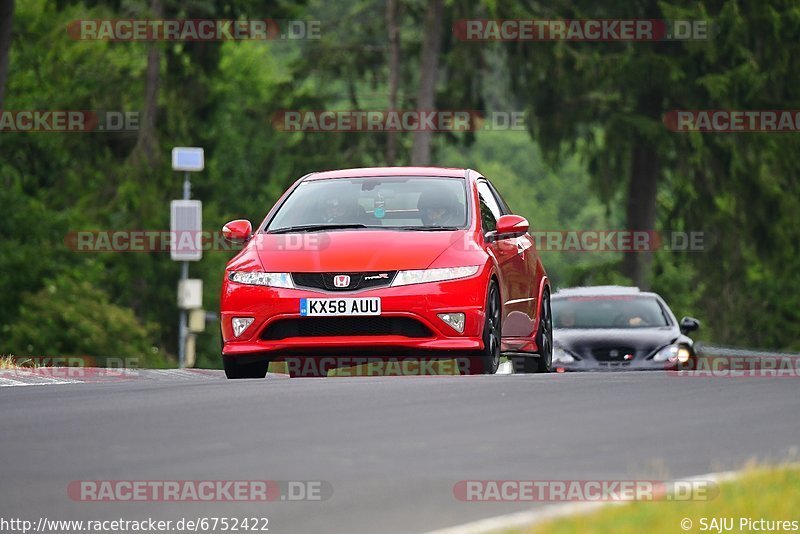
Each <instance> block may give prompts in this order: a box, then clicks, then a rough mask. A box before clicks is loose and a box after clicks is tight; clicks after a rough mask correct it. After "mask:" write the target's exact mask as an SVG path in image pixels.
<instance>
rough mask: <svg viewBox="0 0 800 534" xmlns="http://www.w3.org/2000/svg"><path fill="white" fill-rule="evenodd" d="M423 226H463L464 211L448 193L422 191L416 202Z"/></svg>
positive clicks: (442, 191)
mask: <svg viewBox="0 0 800 534" xmlns="http://www.w3.org/2000/svg"><path fill="white" fill-rule="evenodd" d="M417 210H418V211H419V216H420V219H422V224H423V225H424V226H459V225H461V224H464V210H463V209H462V207H461V204H459V203H458V200H457V199H456V197H455V196H454V195H452V194H451V193H450V192H449V191H444V190H441V191H438V190H433V191H424V192H423V193H422V194H421V195H420V196H419V200H418V201H417Z"/></svg>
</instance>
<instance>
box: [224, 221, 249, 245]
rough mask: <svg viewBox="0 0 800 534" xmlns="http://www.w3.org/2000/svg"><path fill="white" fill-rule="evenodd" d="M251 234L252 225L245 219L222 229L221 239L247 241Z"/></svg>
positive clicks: (230, 223) (233, 222)
mask: <svg viewBox="0 0 800 534" xmlns="http://www.w3.org/2000/svg"><path fill="white" fill-rule="evenodd" d="M252 233H253V225H252V224H250V221H248V220H247V219H236V220H235V221H231V222H229V223H228V224H226V225H225V226H223V227H222V237H224V238H225V239H227V240H228V241H247V240H248V239H249V238H250V234H252Z"/></svg>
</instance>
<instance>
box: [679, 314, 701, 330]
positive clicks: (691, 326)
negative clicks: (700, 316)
mask: <svg viewBox="0 0 800 534" xmlns="http://www.w3.org/2000/svg"><path fill="white" fill-rule="evenodd" d="M680 327H681V334H688V333H689V332H694V331H695V330H697V329H699V328H700V321H698V320H697V319H695V318H694V317H684V318H683V319H681V323H680Z"/></svg>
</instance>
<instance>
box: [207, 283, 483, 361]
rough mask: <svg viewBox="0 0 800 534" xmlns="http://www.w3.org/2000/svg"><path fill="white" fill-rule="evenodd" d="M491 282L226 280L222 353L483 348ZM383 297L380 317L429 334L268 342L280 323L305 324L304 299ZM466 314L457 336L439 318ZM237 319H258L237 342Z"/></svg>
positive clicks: (354, 336)
mask: <svg viewBox="0 0 800 534" xmlns="http://www.w3.org/2000/svg"><path fill="white" fill-rule="evenodd" d="M485 293H486V282H485V280H484V276H482V273H479V274H477V275H475V276H473V277H470V278H464V279H459V280H450V281H445V282H433V283H425V284H413V285H408V286H400V287H383V288H377V289H369V290H363V291H352V292H351V291H347V292H345V291H342V292H330V291H313V290H308V289H281V288H273V287H263V286H250V285H243V284H237V283H234V282H230V281H229V280H227V279H226V280H225V281H224V283H223V288H222V299H221V313H220V316H221V322H222V339H223V348H222V354H223V355H224V356H227V357H236V356H239V355H242V356H243V355H251V354H264V353H266V354H270V355H272V354H276V353H281V352H286V353H306V354H307V353H326V352H328V353H329V352H348V353H349V352H352V351H358V352H361V353H363V352H364V351H374V352H376V353H381V352H387V351H393V350H397V349H400V350H402V351H411V352H422V353H424V352H441V351H444V352H449V353H459V352H464V353H468V352H472V351H475V350H480V349H482V348H483V339H482V333H483V325H484V317H485V314H484V302H485V298H486V295H485ZM353 297H358V298H360V297H380V298H381V317H405V318H410V319H413V320H415V321H417V322H419V323H420V324H422V325H424V326H425V327H426V328H427V329H428V330H429V331H430V335H426V337H407V336H404V335H396V334H394V335H336V333H335V332H333V334H334V335H325V336H313V337H299V336H298V337H286V338H283V339H263V337H262V336H263V335H264V333H265V331H266V330H267V329H268V328H269V327H270V325H272V324H273V323H275V322H276V321H281V320H286V319H294V320H305V319H310V318H308V317H302V316H301V315H300V299H302V298H353ZM446 312H461V313H464V314H465V317H466V322H465V326H464V332H463V333H458V332H457V331H456V330H454V329H453V328H451V327H450V326H449V325H448V324H447V323H445V322H444V321H442V320H441V319H440V318H439V317H438V316H437V314H439V313H446ZM233 317H253V318H254V319H255V320H254V321H253V323H252V324H251V325H250V326H249V327H248V328H247V329H246V330H245V331H244V332H242V334H241V335H240V336H239V337H238V338H237V337H235V336H234V335H233V327H232V326H231V319H232V318H233Z"/></svg>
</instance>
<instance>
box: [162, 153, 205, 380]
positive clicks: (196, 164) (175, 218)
mask: <svg viewBox="0 0 800 534" xmlns="http://www.w3.org/2000/svg"><path fill="white" fill-rule="evenodd" d="M204 166H205V157H204V153H203V149H202V148H196V147H175V148H173V149H172V170H175V171H183V173H184V174H183V200H173V201H172V203H171V205H170V236H171V238H172V239H171V240H170V251H169V252H170V257H171V258H172V259H173V260H174V261H180V262H181V278H180V281H179V282H178V307H179V308H180V316H179V318H178V366H179V367H180V368H181V369H183V368H184V367H186V362H187V359H188V360H189V362H190V363H191V364H193V363H194V334H189V328H188V325H187V324H186V311H187V310H195V309H200V308H202V306H203V281H202V280H198V279H193V280H190V279H189V262H190V261H200V259H201V258H202V257H203V249H202V240H201V233H200V232H201V231H202V229H203V203H202V202H200V201H199V200H191V196H192V183H191V181H190V180H189V173H190V172H200V171H202V170H203V168H204ZM190 335H191V337H192V339H189V336H190ZM187 345H188V346H187ZM187 348H188V349H189V352H191V354H189V355H188V356H189V357H188V358H187Z"/></svg>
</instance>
